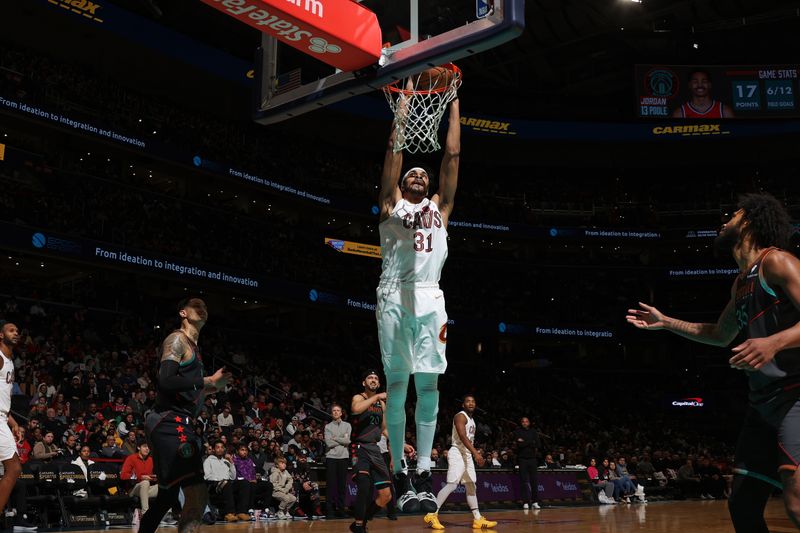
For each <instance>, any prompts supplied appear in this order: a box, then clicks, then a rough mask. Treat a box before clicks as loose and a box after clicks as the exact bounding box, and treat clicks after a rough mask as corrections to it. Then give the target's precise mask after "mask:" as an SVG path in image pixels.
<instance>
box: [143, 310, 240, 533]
mask: <svg viewBox="0 0 800 533" xmlns="http://www.w3.org/2000/svg"><path fill="white" fill-rule="evenodd" d="M178 315H179V316H180V319H181V326H180V329H177V330H175V331H173V332H172V333H170V334H169V336H168V337H167V338H166V339H165V340H164V343H163V344H162V346H161V351H162V354H161V362H160V364H159V369H158V397H157V399H156V404H155V406H154V407H153V412H151V413H150V414H149V415H148V416H147V419H146V420H145V430H146V432H147V439H148V440H149V441H150V449H151V450H153V462H154V463H155V464H154V471H155V474H156V476H157V479H158V496H157V498H156V501H155V503H154V504H153V505H151V506H150V509H149V510H148V511H147V512H146V513H145V514H144V516H142V520H141V524H140V526H139V533H153V532H154V531H155V530H156V528H157V527H158V525H159V522H161V519H162V518H163V517H164V513H166V512H167V510H168V509H169V508H170V507H172V505H173V504H174V503H175V502H177V501H178V492H179V490H180V489H181V488H182V489H183V494H184V496H185V497H186V503H185V504H184V506H183V511H182V512H181V519H180V521H179V522H178V530H179V531H181V532H184V531H187V532H194V531H197V530H198V529H199V528H200V519H201V517H202V515H203V510H204V509H205V506H206V502H207V501H208V489H207V488H206V483H205V481H204V480H203V452H202V450H203V445H202V443H201V442H200V438H199V437H198V436H197V434H196V433H195V432H194V418H195V417H196V416H197V414H198V413H199V410H200V407H201V406H202V405H203V396H204V394H205V393H213V392H217V391H220V390H222V389H224V388H225V385H227V383H228V381H229V379H230V374H229V373H226V372H224V371H223V369H222V368H220V369H219V370H217V371H216V372H215V373H214V374H213V375H211V376H207V377H205V376H204V373H203V360H202V358H201V357H200V351H199V349H198V348H197V341H198V338H199V337H200V330H201V329H203V326H204V325H205V323H206V320H208V309H207V308H206V304H205V302H204V301H203V300H201V299H200V298H188V299H184V300H181V302H180V303H178Z"/></svg>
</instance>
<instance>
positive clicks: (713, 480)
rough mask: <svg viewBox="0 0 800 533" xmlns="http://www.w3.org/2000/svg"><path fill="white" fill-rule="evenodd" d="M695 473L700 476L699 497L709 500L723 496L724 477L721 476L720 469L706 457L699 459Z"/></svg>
mask: <svg viewBox="0 0 800 533" xmlns="http://www.w3.org/2000/svg"><path fill="white" fill-rule="evenodd" d="M697 475H698V476H700V497H701V498H704V499H710V500H713V499H720V498H724V493H725V485H726V483H725V479H724V478H723V477H722V472H720V469H719V468H718V467H717V466H716V465H714V464H712V463H711V461H710V460H709V459H708V457H702V458H701V459H700V465H699V466H698V467H697Z"/></svg>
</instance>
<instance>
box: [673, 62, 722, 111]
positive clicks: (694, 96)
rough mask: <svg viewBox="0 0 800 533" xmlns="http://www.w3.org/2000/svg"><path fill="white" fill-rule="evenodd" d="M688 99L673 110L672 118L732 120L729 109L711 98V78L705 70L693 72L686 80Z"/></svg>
mask: <svg viewBox="0 0 800 533" xmlns="http://www.w3.org/2000/svg"><path fill="white" fill-rule="evenodd" d="M687 85H688V87H689V99H688V100H687V101H686V102H684V103H682V104H681V105H679V106H678V107H676V108H675V110H674V111H673V112H672V117H673V118H733V117H734V114H733V111H732V110H731V107H730V106H729V105H727V104H723V103H722V102H720V101H719V100H715V99H714V98H713V97H712V96H711V89H712V85H711V76H710V75H709V73H708V71H705V70H693V71H691V72H690V73H689V77H688V79H687Z"/></svg>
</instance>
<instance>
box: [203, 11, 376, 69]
mask: <svg viewBox="0 0 800 533" xmlns="http://www.w3.org/2000/svg"><path fill="white" fill-rule="evenodd" d="M203 3H205V4H208V5H209V6H211V7H213V8H214V9H217V10H219V11H221V12H223V13H225V14H226V15H229V16H231V17H233V18H235V19H237V20H239V21H241V22H244V23H245V24H247V25H249V26H252V27H253V28H255V29H257V30H258V31H260V32H263V33H266V34H268V35H271V36H272V37H275V38H276V39H278V40H279V41H280V42H282V43H285V44H288V45H289V46H292V47H294V48H296V49H298V50H300V51H301V52H303V53H305V54H308V55H310V56H312V57H315V58H317V59H319V60H320V61H322V62H324V63H327V64H328V65H331V66H333V67H336V68H338V69H341V70H345V71H355V70H359V69H362V68H364V67H368V66H370V65H374V64H376V63H377V62H378V59H380V57H381V49H382V45H383V41H382V39H381V28H380V25H379V24H378V17H377V16H376V15H375V13H373V12H372V11H370V10H369V9H367V8H365V7H364V6H362V5H360V4H358V3H357V2H353V1H352V0H203Z"/></svg>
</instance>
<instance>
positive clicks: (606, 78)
mask: <svg viewBox="0 0 800 533" xmlns="http://www.w3.org/2000/svg"><path fill="white" fill-rule="evenodd" d="M111 1H113V2H114V3H116V4H119V5H120V6H123V7H126V8H128V9H130V10H133V11H136V12H138V13H139V14H143V15H145V16H148V17H150V18H152V19H155V20H158V21H159V23H161V24H163V25H166V26H168V27H171V28H173V29H175V30H177V31H180V32H182V33H185V34H188V35H190V36H192V37H194V38H197V39H199V40H201V41H203V42H206V43H207V44H210V45H212V46H215V47H218V48H222V49H224V50H226V51H228V52H230V53H232V54H234V55H237V56H239V57H242V58H252V57H253V50H254V48H255V47H256V46H257V45H258V42H259V35H258V32H256V31H255V30H252V29H250V28H248V27H245V26H244V25H242V24H240V23H238V22H236V21H234V20H233V19H230V18H229V17H227V16H225V15H223V14H221V13H219V12H217V11H215V10H213V9H211V8H209V7H207V6H205V5H202V4H201V3H200V2H199V0H169V1H167V0H111ZM387 1H388V0H387ZM392 1H397V0H392ZM430 3H433V2H429V4H430ZM465 3H466V4H470V5H472V4H473V2H471V0H439V1H438V2H437V4H438V5H439V7H438V8H437V9H436V10H430V11H431V12H430V13H429V15H430V16H431V17H436V18H437V19H438V21H441V22H442V23H445V24H446V23H450V21H449V20H445V19H448V18H451V17H458V16H460V15H459V13H458V11H459V10H460V9H463V5H464V4H465ZM189 14H190V16H187V15H189ZM526 20H527V28H526V30H525V32H524V33H523V35H522V36H521V37H520V38H518V39H517V40H515V41H513V42H511V43H509V44H507V45H504V46H502V47H500V48H497V49H495V50H492V51H489V52H485V53H483V54H480V55H478V56H475V57H473V58H470V59H468V60H464V61H463V62H462V67H463V69H464V71H465V76H466V77H465V84H464V86H463V89H462V94H464V95H469V96H471V97H472V98H470V99H471V100H472V102H473V104H474V103H475V102H485V103H484V104H483V105H485V106H487V108H488V107H489V106H490V105H491V107H492V109H491V111H492V112H495V113H497V110H496V108H497V103H496V102H497V100H498V99H502V101H503V102H504V103H503V106H505V107H507V108H508V111H507V112H506V114H510V115H513V116H524V117H530V118H556V119H557V118H582V119H628V118H632V117H633V109H634V97H633V65H634V64H636V63H663V64H762V63H782V62H793V61H796V59H797V57H800V55H799V54H798V52H799V51H800V50H798V47H799V45H798V40H797V38H796V36H797V35H798V34H800V2H797V1H784V0H683V1H671V0H641V1H637V0H527V2H526ZM428 23H430V24H436V23H437V20H434V21H428Z"/></svg>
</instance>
